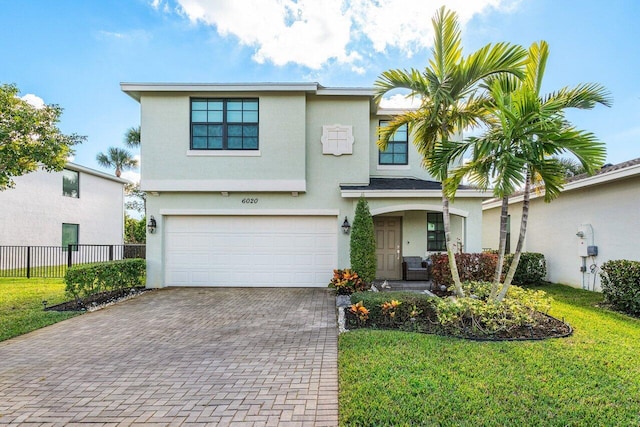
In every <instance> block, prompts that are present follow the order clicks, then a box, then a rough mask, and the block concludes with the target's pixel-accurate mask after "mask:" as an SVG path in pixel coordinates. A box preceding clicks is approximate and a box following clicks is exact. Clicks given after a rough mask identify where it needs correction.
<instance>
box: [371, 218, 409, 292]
mask: <svg viewBox="0 0 640 427" xmlns="http://www.w3.org/2000/svg"><path fill="white" fill-rule="evenodd" d="M401 224H402V218H401V217H395V216H393V217H392V216H383V217H376V218H374V219H373V225H374V229H375V232H376V258H377V260H378V268H377V270H376V279H388V280H400V279H401V278H402V263H401V256H400V244H401V243H402V241H401V236H400V234H401V233H400V232H401V230H402V228H401Z"/></svg>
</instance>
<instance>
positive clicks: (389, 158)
mask: <svg viewBox="0 0 640 427" xmlns="http://www.w3.org/2000/svg"><path fill="white" fill-rule="evenodd" d="M384 126H389V122H388V121H386V120H382V121H380V127H384ZM408 141H409V139H408V133H407V125H402V126H400V127H399V128H398V130H396V132H395V133H394V134H393V135H392V136H391V138H390V139H389V142H388V143H387V148H386V149H385V150H384V151H383V150H380V152H379V155H378V156H379V157H378V164H380V165H406V164H408V156H407V149H408V145H409V143H408Z"/></svg>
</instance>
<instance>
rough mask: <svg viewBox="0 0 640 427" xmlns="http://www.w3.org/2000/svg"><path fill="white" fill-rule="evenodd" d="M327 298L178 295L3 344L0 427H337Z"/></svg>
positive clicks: (310, 294)
mask: <svg viewBox="0 0 640 427" xmlns="http://www.w3.org/2000/svg"><path fill="white" fill-rule="evenodd" d="M337 376H338V373H337V327H336V311H335V297H333V295H332V294H330V293H329V292H328V291H327V290H326V289H308V288H307V289H282V288H278V289H265V288H258V289H250V288H170V289H162V290H156V291H153V292H147V293H145V294H143V295H141V296H139V297H137V298H134V299H131V300H128V301H124V302H121V303H119V304H116V305H113V306H110V307H107V308H105V309H103V310H99V311H96V312H93V313H87V314H84V315H82V316H78V317H75V318H72V319H69V320H66V321H64V322H61V323H57V324H55V325H52V326H49V327H46V328H43V329H41V330H38V331H35V332H32V333H30V334H27V335H23V336H21V337H17V338H14V339H12V340H8V341H5V342H1V343H0V424H10V423H12V424H13V423H15V424H20V423H32V424H30V425H37V424H38V423H40V424H46V425H69V424H75V423H96V425H101V424H104V425H132V424H133V425H135V424H139V423H145V424H151V423H153V424H157V425H185V426H187V425H216V424H218V425H247V426H270V425H274V426H275V425H278V426H289V425H290V426H295V425H299V426H313V425H315V426H334V425H337V424H338V379H337Z"/></svg>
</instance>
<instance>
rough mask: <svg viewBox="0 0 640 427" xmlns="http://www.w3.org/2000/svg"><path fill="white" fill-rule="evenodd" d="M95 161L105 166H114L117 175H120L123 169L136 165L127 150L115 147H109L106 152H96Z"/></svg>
mask: <svg viewBox="0 0 640 427" xmlns="http://www.w3.org/2000/svg"><path fill="white" fill-rule="evenodd" d="M96 161H97V162H98V164H99V165H100V166H103V167H105V168H115V169H116V176H117V177H120V175H122V171H123V170H128V169H134V168H136V167H137V166H138V161H137V160H136V159H134V158H133V156H132V155H131V153H130V152H129V151H127V150H125V149H122V148H117V147H109V150H107V154H104V153H98V155H97V156H96Z"/></svg>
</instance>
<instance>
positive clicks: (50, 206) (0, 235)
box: [0, 164, 126, 246]
mask: <svg viewBox="0 0 640 427" xmlns="http://www.w3.org/2000/svg"><path fill="white" fill-rule="evenodd" d="M67 169H71V170H78V171H79V179H80V197H79V198H73V197H67V196H63V194H62V172H45V171H42V170H40V171H37V172H32V173H29V174H27V175H23V176H19V177H16V178H15V182H16V186H15V188H13V189H7V190H5V191H0V206H1V209H0V245H17V246H22V245H34V246H60V245H61V244H62V224H63V223H68V224H78V225H79V227H78V235H79V236H78V239H79V243H80V244H122V242H123V234H124V190H123V187H124V184H125V183H126V181H125V180H123V179H119V178H116V177H112V176H108V175H106V174H104V173H102V172H99V171H93V170H91V169H88V168H84V167H81V166H79V165H74V164H68V165H67Z"/></svg>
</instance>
